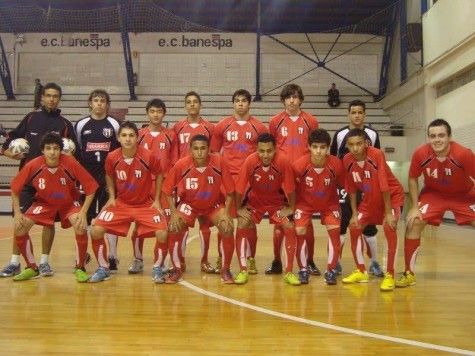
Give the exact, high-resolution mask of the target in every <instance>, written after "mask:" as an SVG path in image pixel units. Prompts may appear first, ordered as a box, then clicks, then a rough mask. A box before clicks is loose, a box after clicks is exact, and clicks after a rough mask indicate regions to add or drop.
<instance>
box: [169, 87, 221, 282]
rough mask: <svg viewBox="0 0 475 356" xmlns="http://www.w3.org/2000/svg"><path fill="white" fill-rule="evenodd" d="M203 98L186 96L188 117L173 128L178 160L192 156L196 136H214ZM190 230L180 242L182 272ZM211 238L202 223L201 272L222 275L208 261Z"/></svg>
mask: <svg viewBox="0 0 475 356" xmlns="http://www.w3.org/2000/svg"><path fill="white" fill-rule="evenodd" d="M202 107H203V106H202V104H201V97H200V95H199V94H198V93H197V92H195V91H190V92H188V93H187V94H186V95H185V110H186V112H187V114H188V115H187V117H186V118H184V119H183V120H181V121H179V122H177V123H176V124H175V125H174V126H173V131H175V133H176V135H177V138H178V158H183V157H185V156H188V155H189V154H190V139H191V138H192V137H193V136H195V135H205V136H206V137H207V138H208V139H209V140H211V137H212V135H213V131H214V125H213V124H212V123H210V122H209V121H207V120H205V119H204V118H203V117H201V115H200V111H201V108H202ZM187 237H188V230H185V231H183V238H182V240H181V241H178V244H179V249H178V254H179V256H180V260H181V265H182V266H181V267H182V271H183V272H185V270H186V264H185V250H186V239H187ZM210 237H211V231H210V227H209V226H207V225H206V223H204V222H202V221H200V240H201V270H202V271H203V272H206V273H221V268H219V269H217V270H216V271H215V270H214V269H213V268H212V267H211V265H210V264H209V261H208V250H209V242H210Z"/></svg>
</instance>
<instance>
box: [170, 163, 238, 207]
mask: <svg viewBox="0 0 475 356" xmlns="http://www.w3.org/2000/svg"><path fill="white" fill-rule="evenodd" d="M221 187H223V191H224V192H225V194H232V193H233V192H234V181H233V178H232V176H231V173H229V169H228V167H227V165H226V164H225V162H224V160H223V159H221V157H220V156H218V155H215V154H210V155H209V159H208V165H207V166H205V167H196V165H195V163H194V162H193V158H192V157H191V156H187V157H183V158H181V159H179V160H178V162H177V163H176V164H175V165H174V166H173V168H172V169H171V170H170V172H169V173H168V176H167V178H166V179H165V181H164V182H163V186H162V191H163V193H165V194H166V195H169V196H171V195H173V192H174V190H175V188H179V189H178V191H179V197H180V203H185V204H188V205H190V206H191V207H192V208H193V209H198V210H206V209H210V208H212V207H213V206H215V205H216V204H218V203H224V202H225V200H226V199H225V197H224V195H223V193H222V190H221Z"/></svg>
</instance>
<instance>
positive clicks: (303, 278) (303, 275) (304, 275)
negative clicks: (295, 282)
mask: <svg viewBox="0 0 475 356" xmlns="http://www.w3.org/2000/svg"><path fill="white" fill-rule="evenodd" d="M299 281H300V283H302V284H308V271H307V270H306V269H302V270H300V272H299Z"/></svg>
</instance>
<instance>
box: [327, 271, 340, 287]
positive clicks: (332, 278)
mask: <svg viewBox="0 0 475 356" xmlns="http://www.w3.org/2000/svg"><path fill="white" fill-rule="evenodd" d="M336 276H338V272H337V271H336V270H334V269H331V270H329V271H327V272H325V277H324V278H325V282H327V284H331V285H335V284H336Z"/></svg>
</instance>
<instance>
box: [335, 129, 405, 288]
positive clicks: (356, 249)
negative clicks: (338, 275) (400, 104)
mask: <svg viewBox="0 0 475 356" xmlns="http://www.w3.org/2000/svg"><path fill="white" fill-rule="evenodd" d="M347 137H348V140H347V143H346V145H347V147H348V150H349V151H350V153H348V154H347V155H345V157H343V166H344V168H345V170H346V184H345V188H346V191H347V192H348V194H350V203H351V210H352V216H351V219H350V237H351V252H352V253H353V258H354V260H355V263H356V267H357V269H356V270H354V271H353V272H352V273H351V274H350V275H349V276H348V277H346V278H343V280H342V282H343V283H364V282H368V279H369V277H368V273H367V272H366V267H365V262H364V256H363V246H364V243H363V240H362V231H363V229H364V228H365V226H366V225H368V224H369V225H381V224H383V227H384V235H386V241H387V246H388V251H387V261H388V262H387V263H388V266H387V272H386V273H385V275H384V279H383V282H382V283H381V286H380V289H381V290H382V291H392V290H393V289H394V287H395V282H394V267H395V264H396V254H397V232H396V228H397V223H398V220H399V218H400V216H401V210H402V207H403V205H404V190H403V188H402V185H401V183H399V181H398V180H397V178H396V177H395V176H394V174H393V173H392V172H391V169H390V168H389V166H388V164H387V163H386V158H385V157H384V153H383V152H382V151H381V150H380V149H378V148H374V147H369V146H368V141H367V140H366V135H365V132H364V131H363V130H361V129H352V130H350V132H348V135H347ZM358 189H359V190H361V192H362V193H363V200H362V201H361V203H360V205H359V206H357V201H356V191H357V190H358Z"/></svg>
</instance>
